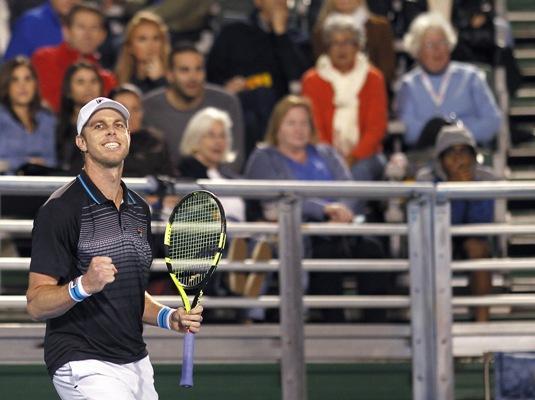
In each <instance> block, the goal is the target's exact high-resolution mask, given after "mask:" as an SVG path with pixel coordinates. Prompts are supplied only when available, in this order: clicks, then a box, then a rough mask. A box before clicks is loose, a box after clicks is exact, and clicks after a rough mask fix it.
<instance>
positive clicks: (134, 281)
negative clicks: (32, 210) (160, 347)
mask: <svg viewBox="0 0 535 400" xmlns="http://www.w3.org/2000/svg"><path fill="white" fill-rule="evenodd" d="M128 118H129V113H128V110H127V109H126V108H125V107H124V106H123V105H122V104H120V103H118V102H116V101H113V100H110V99H107V98H104V97H99V98H96V99H93V100H91V101H90V102H89V103H87V104H86V105H85V106H84V107H82V109H81V110H80V112H79V114H78V121H77V131H78V135H77V136H76V145H77V146H78V148H79V149H80V150H81V152H82V154H83V157H84V169H83V170H82V171H81V173H80V175H78V176H77V177H76V179H74V180H73V181H72V182H70V183H69V184H67V185H65V186H64V187H62V188H60V189H59V190H57V191H56V192H55V193H53V194H52V196H50V198H49V199H48V201H47V202H46V203H45V204H44V205H43V206H42V207H41V209H40V210H39V213H38V215H37V218H36V220H35V223H34V228H33V243H32V259H31V265H30V278H29V286H28V292H27V293H26V297H27V310H28V313H29V314H30V316H31V317H32V318H33V319H35V320H39V321H42V320H46V335H45V346H44V353H45V362H46V366H47V369H48V372H49V374H50V376H51V377H52V381H53V383H54V386H55V388H56V390H57V392H58V394H59V396H60V397H61V398H62V399H99V400H100V399H144V400H146V399H149V400H150V399H157V398H158V395H157V393H156V391H155V389H154V379H153V369H152V366H151V363H150V360H149V356H148V354H147V350H146V345H145V343H144V341H143V337H142V334H143V323H147V324H151V325H157V326H160V327H162V328H167V329H172V330H175V331H179V332H186V331H187V330H189V331H191V332H193V333H197V332H198V331H199V329H200V323H201V321H202V316H201V313H202V306H200V305H199V306H197V307H195V308H194V309H193V310H192V312H191V313H190V314H187V313H186V312H185V311H184V309H183V308H179V309H176V310H175V309H171V308H168V307H165V306H163V305H162V304H159V303H157V302H156V301H154V299H153V298H152V297H151V296H150V295H149V294H148V293H147V292H146V291H145V289H146V286H147V280H148V275H149V269H150V266H151V262H152V251H151V229H150V212H149V208H148V206H147V204H146V203H145V202H144V201H143V199H142V198H141V197H140V196H139V195H137V194H136V193H135V192H133V191H132V190H130V189H128V188H127V187H126V185H125V184H124V183H123V182H122V181H121V172H122V169H123V161H124V159H125V157H126V155H127V154H128V148H129V145H130V133H129V131H128Z"/></svg>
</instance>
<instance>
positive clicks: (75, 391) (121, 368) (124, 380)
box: [52, 356, 158, 400]
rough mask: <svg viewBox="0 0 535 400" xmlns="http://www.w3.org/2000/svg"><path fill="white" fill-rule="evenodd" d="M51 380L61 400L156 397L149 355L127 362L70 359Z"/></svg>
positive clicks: (138, 399)
mask: <svg viewBox="0 0 535 400" xmlns="http://www.w3.org/2000/svg"><path fill="white" fill-rule="evenodd" d="M52 382H53V383H54V386H55V387H56V391H57V392H58V394H59V397H61V399H62V400H102V399H113V400H141V399H143V400H157V399H158V393H156V390H155V389H154V370H153V369H152V365H151V363H150V360H149V356H147V357H145V358H143V359H141V360H139V361H136V362H133V363H129V364H114V363H111V362H107V361H99V360H82V361H71V362H68V363H67V364H65V365H63V366H62V367H61V368H59V369H58V370H57V371H56V373H55V374H54V377H53V378H52Z"/></svg>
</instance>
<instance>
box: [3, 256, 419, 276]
mask: <svg viewBox="0 0 535 400" xmlns="http://www.w3.org/2000/svg"><path fill="white" fill-rule="evenodd" d="M29 269H30V258H28V257H0V271H28V270H29ZM151 270H152V271H154V272H166V271H167V267H166V265H165V261H164V260H163V259H161V258H159V259H155V260H154V261H153V264H152V267H151ZM217 270H218V271H221V272H230V271H240V272H248V271H255V272H276V271H279V261H278V260H272V261H270V262H267V263H259V262H254V261H252V260H246V261H245V262H243V263H241V262H229V261H228V260H225V259H223V260H221V263H220V264H219V266H218V267H217ZM303 270H304V271H308V272H321V271H326V270H328V271H331V272H379V271H385V272H386V271H392V272H404V271H408V270H409V262H408V261H407V260H402V259H384V260H378V259H355V260H350V259H310V260H309V259H305V260H303Z"/></svg>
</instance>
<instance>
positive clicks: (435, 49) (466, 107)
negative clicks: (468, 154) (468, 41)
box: [396, 13, 502, 149]
mask: <svg viewBox="0 0 535 400" xmlns="http://www.w3.org/2000/svg"><path fill="white" fill-rule="evenodd" d="M456 41H457V38H456V35H455V32H454V31H453V28H452V27H451V25H450V23H449V22H447V21H446V20H445V19H444V18H443V17H442V16H441V15H439V14H435V13H425V14H421V15H420V16H418V18H416V19H415V20H414V21H413V22H412V24H411V26H410V29H409V32H408V33H407V34H406V35H405V37H404V46H405V49H406V50H407V51H408V53H409V54H410V55H411V56H412V57H413V58H414V59H415V60H416V61H417V66H416V67H415V68H414V69H413V70H411V71H409V72H408V73H407V74H405V76H403V78H402V81H401V85H400V89H399V92H398V96H397V101H396V103H397V104H396V108H397V113H398V116H399V118H400V119H401V120H402V121H403V122H404V124H405V126H406V133H405V136H404V139H405V143H406V145H407V146H408V147H409V148H412V149H424V148H428V147H431V146H432V145H433V144H434V142H435V138H436V135H437V133H438V131H439V129H440V128H441V127H442V126H443V125H444V124H446V123H448V122H462V123H463V124H464V125H465V126H466V127H467V128H468V129H469V130H470V131H471V132H472V133H473V135H474V139H475V140H476V142H477V144H478V145H482V146H488V145H489V144H490V143H491V142H492V140H493V139H494V137H495V136H496V133H497V132H498V129H499V127H500V124H501V120H502V115H501V112H500V110H499V108H498V106H497V104H496V101H495V99H494V97H493V95H492V92H491V90H490V88H489V86H488V84H487V82H486V80H485V75H484V73H483V72H482V71H481V70H480V69H478V68H477V67H475V66H473V65H470V64H466V63H461V62H455V61H451V58H450V57H451V52H452V50H453V48H454V47H455V44H456Z"/></svg>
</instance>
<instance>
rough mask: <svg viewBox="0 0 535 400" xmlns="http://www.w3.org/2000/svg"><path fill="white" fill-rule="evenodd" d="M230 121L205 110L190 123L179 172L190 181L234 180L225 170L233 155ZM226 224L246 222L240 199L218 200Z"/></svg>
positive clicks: (213, 110)
mask: <svg viewBox="0 0 535 400" xmlns="http://www.w3.org/2000/svg"><path fill="white" fill-rule="evenodd" d="M231 149H232V121H231V119H230V116H229V115H228V113H226V112H225V111H221V110H218V109H217V108H214V107H207V108H204V109H202V110H200V111H198V112H197V113H195V115H193V117H191V119H190V120H189V122H188V124H187V125H186V129H185V130H184V134H183V136H182V141H181V143H180V156H181V157H180V162H179V164H178V170H179V172H180V175H181V176H182V177H185V178H186V177H187V178H193V179H235V178H238V177H239V176H238V175H237V174H236V172H234V171H233V170H232V169H230V168H229V167H228V163H229V162H232V161H233V160H234V157H235V154H233V153H232V150H231ZM220 200H221V203H222V204H223V206H224V208H225V214H226V216H227V219H228V220H229V221H238V222H243V221H245V204H244V202H243V200H242V199H241V198H239V197H221V198H220Z"/></svg>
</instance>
